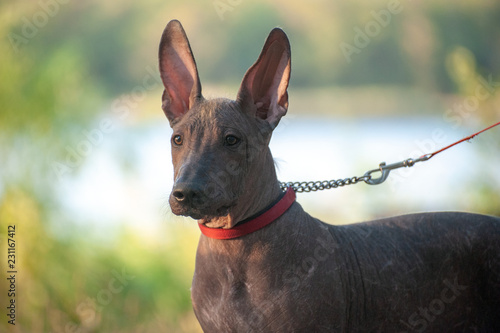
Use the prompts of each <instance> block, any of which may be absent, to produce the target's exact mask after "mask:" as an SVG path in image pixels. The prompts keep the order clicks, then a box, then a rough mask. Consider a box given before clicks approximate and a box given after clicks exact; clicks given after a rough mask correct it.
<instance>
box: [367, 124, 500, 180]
mask: <svg viewBox="0 0 500 333" xmlns="http://www.w3.org/2000/svg"><path fill="white" fill-rule="evenodd" d="M498 125H500V121H499V122H498V123H496V124H493V125H491V126H489V127H487V128H485V129H483V130H481V131H479V132H477V133H474V134H472V135H469V136H468V137H466V138H463V139H462V140H458V141H457V142H454V143H452V144H451V145H449V146H446V147H444V148H441V149H439V150H436V151H435V152H433V153H430V154H425V155H422V156H420V157H419V158H417V159H413V158H409V159H406V160H404V161H401V162H397V163H393V164H389V165H386V164H385V162H382V163H380V165H379V168H378V169H373V170H370V171H368V172H367V173H365V175H364V176H363V177H360V178H359V179H363V180H364V181H365V182H366V183H367V184H369V185H378V184H382V183H383V182H384V181H385V180H386V179H387V177H389V173H390V172H391V170H394V169H399V168H403V167H412V166H414V165H415V163H417V162H423V161H427V160H429V159H430V158H431V157H434V156H436V155H437V154H439V153H441V152H443V151H445V150H446V149H449V148H451V147H453V146H455V145H458V144H459V143H462V142H464V141H468V140H470V139H472V138H474V137H475V136H477V135H479V134H481V133H483V132H486V131H487V130H489V129H492V128H493V127H495V126H498ZM374 172H380V173H381V176H380V177H379V178H373V177H372V175H371V174H372V173H374Z"/></svg>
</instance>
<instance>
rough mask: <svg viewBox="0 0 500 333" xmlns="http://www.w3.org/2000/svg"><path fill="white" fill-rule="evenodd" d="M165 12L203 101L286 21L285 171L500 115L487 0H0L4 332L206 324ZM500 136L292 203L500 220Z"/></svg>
mask: <svg viewBox="0 0 500 333" xmlns="http://www.w3.org/2000/svg"><path fill="white" fill-rule="evenodd" d="M173 18H177V19H179V20H180V21H181V22H182V23H183V25H184V28H185V29H186V31H187V34H188V36H189V38H190V41H191V46H192V48H193V52H194V55H195V58H196V60H197V63H198V68H199V73H200V77H201V80H202V84H203V89H204V94H205V96H206V97H214V96H220V95H222V96H225V97H234V96H235V94H236V91H237V89H238V85H239V83H240V80H241V78H242V76H243V74H244V72H245V71H246V69H247V68H248V67H249V66H250V65H251V64H252V63H253V62H254V61H255V60H256V58H257V56H258V54H259V52H260V50H261V47H262V45H263V42H264V40H265V38H266V37H267V34H268V33H269V31H270V30H271V29H272V28H273V27H275V26H279V27H282V28H283V29H284V30H285V31H286V32H287V34H288V36H289V38H290V41H291V44H292V80H291V83H290V89H289V93H290V108H289V112H288V115H287V116H286V117H285V118H284V119H283V120H282V122H281V124H280V126H279V127H278V129H277V130H276V132H275V135H274V137H273V140H272V143H271V148H272V150H273V154H274V156H275V158H276V161H277V164H278V167H279V176H280V179H281V180H283V181H290V180H293V181H295V180H325V179H338V178H345V177H352V176H355V175H356V176H361V175H362V174H364V172H366V171H367V170H369V169H374V168H376V167H377V165H378V164H379V163H380V162H382V161H386V162H388V163H391V162H396V161H399V160H402V159H405V158H408V157H418V156H420V155H422V154H424V153H429V152H431V151H434V150H436V149H438V148H440V147H442V146H445V145H447V144H449V143H451V142H453V141H455V140H458V139H460V138H462V137H464V136H466V135H468V134H471V133H473V132H475V131H477V130H479V129H481V128H483V127H485V126H487V125H489V124H492V123H494V122H497V121H499V120H500V94H498V91H499V89H500V60H499V59H500V3H499V2H498V1H495V0H485V1H473V0H467V1H456V0H443V1H409V0H400V1H397V0H390V1H387V0H370V1H368V0H365V1H363V0H357V1H352V0H351V1H326V0H325V1H323V0H313V1H294V0H293V1H291V0H287V1H284V0H275V1H250V0H220V1H201V0H199V1H193V0H189V1H186V0H183V1H180V0H170V1H160V0H144V1H132V0H117V1H96V0H87V1H72V0H39V1H38V0H37V1H35V0H26V1H22V2H20V1H13V0H7V1H2V2H1V3H0V37H1V38H0V57H1V58H0V59H1V60H0V262H1V271H0V305H1V306H0V308H1V309H3V310H0V318H1V319H0V331H1V332H5V331H9V332H30V333H31V332H53V333H59V332H61V333H62V332H64V333H66V332H145V333H147V332H155V333H156V332H200V329H199V326H198V324H197V322H196V319H195V317H194V314H193V312H192V310H191V303H190V290H189V288H190V284H191V277H192V273H193V270H194V254H195V251H196V244H197V240H198V237H199V231H198V230H197V228H196V222H194V221H192V220H189V219H184V218H179V217H175V216H174V215H173V214H172V213H171V212H170V210H169V207H168V203H167V199H168V195H169V191H170V187H171V185H172V167H171V163H170V155H169V154H170V152H169V149H170V148H169V137H170V135H171V132H170V128H169V126H168V122H167V120H166V119H165V117H164V115H163V113H162V111H161V108H160V99H161V97H160V96H161V92H162V86H161V82H160V80H159V74H158V69H157V50H158V43H159V39H160V36H161V33H162V31H163V28H164V27H165V25H166V23H167V22H168V21H169V20H170V19H173ZM499 141H500V128H497V129H493V130H491V131H489V132H486V133H484V134H482V135H481V136H479V137H477V138H475V139H474V140H472V142H471V143H470V144H468V143H464V144H462V145H460V146H457V147H455V148H453V150H450V151H449V152H445V153H443V154H442V155H439V157H435V158H433V159H432V160H430V161H428V162H425V163H422V164H419V165H417V166H415V167H414V168H412V169H407V170H400V171H398V172H393V173H392V174H391V177H390V179H389V180H388V181H387V182H386V183H384V184H383V185H379V186H369V185H366V184H359V185H355V186H351V187H348V188H342V189H335V190H330V191H327V192H322V193H314V194H301V195H299V196H298V201H299V202H300V203H301V204H302V205H303V206H304V207H305V208H306V209H307V210H308V211H309V212H311V213H312V214H313V215H315V216H318V217H320V218H322V219H323V220H326V221H330V222H332V223H337V224H343V223H352V222H356V221H362V220H367V219H370V218H376V217H381V216H389V215H394V214H403V213H409V212H415V211H429V210H463V211H474V212H480V213H485V214H494V215H500V204H499V199H500V176H499V172H498V170H499V167H498V166H499V164H500V143H499ZM8 225H15V226H16V234H15V239H16V242H17V243H16V244H17V245H16V251H17V252H16V256H17V257H16V260H17V261H16V268H17V270H18V274H17V284H16V288H17V293H16V304H17V312H16V314H17V317H16V325H15V326H13V325H10V324H8V323H7V319H8V318H7V316H6V314H7V310H6V306H7V305H8V301H9V298H8V297H7V290H8V288H9V286H8V283H7V282H6V278H7V273H6V271H7V266H6V262H7V245H6V242H7V236H8V235H7V226H8ZM228 315H230V314H228Z"/></svg>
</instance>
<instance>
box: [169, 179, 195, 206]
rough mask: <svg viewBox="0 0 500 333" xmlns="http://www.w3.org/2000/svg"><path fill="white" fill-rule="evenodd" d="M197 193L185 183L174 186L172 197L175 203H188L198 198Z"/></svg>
mask: <svg viewBox="0 0 500 333" xmlns="http://www.w3.org/2000/svg"><path fill="white" fill-rule="evenodd" d="M198 192H199V191H198V190H197V189H196V188H195V187H194V186H190V185H188V184H186V183H181V184H176V185H175V187H174V189H173V190H172V196H173V197H174V198H175V200H176V201H177V202H184V203H189V202H192V201H193V200H194V199H195V198H196V197H199V193H198Z"/></svg>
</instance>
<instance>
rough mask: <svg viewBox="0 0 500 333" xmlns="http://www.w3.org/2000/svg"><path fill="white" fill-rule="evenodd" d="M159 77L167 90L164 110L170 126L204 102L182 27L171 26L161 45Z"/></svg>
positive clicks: (166, 31) (194, 63) (177, 24)
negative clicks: (200, 102) (196, 105)
mask: <svg viewBox="0 0 500 333" xmlns="http://www.w3.org/2000/svg"><path fill="white" fill-rule="evenodd" d="M159 63H160V75H161V80H162V81H163V85H164V86H165V90H164V91H163V96H162V109H163V112H165V115H166V116H167V118H168V120H169V121H170V125H173V124H175V123H176V122H177V121H178V120H179V119H180V118H181V117H182V116H183V115H184V114H185V113H186V112H187V111H188V110H189V109H191V108H192V107H193V105H195V104H196V103H197V102H199V101H200V100H203V96H202V95H201V84H200V79H199V77H198V70H197V68H196V62H195V60H194V57H193V53H192V51H191V46H190V45H189V41H188V39H187V36H186V33H185V32H184V29H183V28H182V25H181V23H180V22H179V21H177V20H172V21H170V22H168V24H167V26H166V27H165V30H164V31H163V35H162V36H161V41H160V50H159Z"/></svg>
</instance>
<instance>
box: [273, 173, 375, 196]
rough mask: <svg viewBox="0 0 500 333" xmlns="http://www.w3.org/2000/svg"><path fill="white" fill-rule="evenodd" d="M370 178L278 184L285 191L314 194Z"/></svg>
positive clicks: (366, 176) (365, 176) (367, 176)
mask: <svg viewBox="0 0 500 333" xmlns="http://www.w3.org/2000/svg"><path fill="white" fill-rule="evenodd" d="M371 178H372V177H371V176H370V175H364V176H362V177H352V178H345V179H337V180H324V181H310V182H280V187H281V189H282V190H283V191H285V190H286V189H287V188H288V187H291V188H292V189H293V190H294V191H295V192H296V193H303V192H315V191H321V190H329V189H331V188H338V187H342V186H346V185H354V184H357V183H359V182H361V181H364V182H368V181H369V180H370V179H371Z"/></svg>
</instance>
